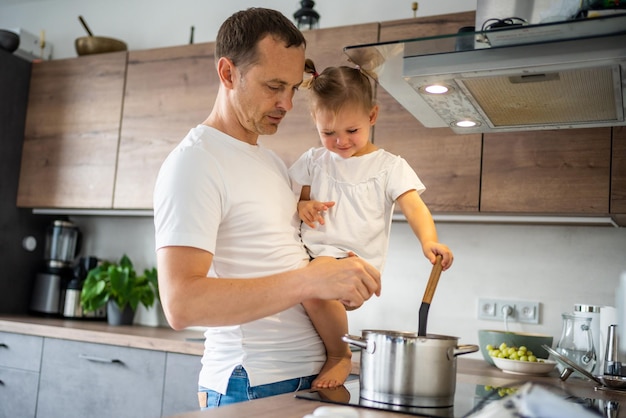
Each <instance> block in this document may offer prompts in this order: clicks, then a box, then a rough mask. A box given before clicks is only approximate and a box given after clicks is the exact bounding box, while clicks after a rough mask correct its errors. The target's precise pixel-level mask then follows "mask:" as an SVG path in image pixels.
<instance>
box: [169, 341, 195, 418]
mask: <svg viewBox="0 0 626 418" xmlns="http://www.w3.org/2000/svg"><path fill="white" fill-rule="evenodd" d="M201 358H202V357H201V356H194V355H191V354H179V353H167V360H166V363H165V386H164V388H163V410H162V413H161V415H162V416H164V417H168V416H173V415H176V414H181V413H184V412H190V411H197V410H198V409H199V408H200V407H199V404H198V396H197V392H198V376H199V375H200V369H201V368H202V363H201V362H200V360H201Z"/></svg>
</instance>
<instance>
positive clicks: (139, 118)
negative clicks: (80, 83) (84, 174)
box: [113, 42, 219, 209]
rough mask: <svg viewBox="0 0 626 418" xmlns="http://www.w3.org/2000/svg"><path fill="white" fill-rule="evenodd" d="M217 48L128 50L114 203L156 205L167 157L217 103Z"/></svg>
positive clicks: (116, 205) (208, 45) (140, 206)
mask: <svg viewBox="0 0 626 418" xmlns="http://www.w3.org/2000/svg"><path fill="white" fill-rule="evenodd" d="M214 49H215V46H214V43H213V42H211V43H201V44H195V45H185V46H180V47H171V48H160V49H151V50H145V51H130V52H129V53H128V70H127V79H126V91H125V93H124V112H123V114H122V122H121V141H120V151H119V157H118V167H117V179H116V185H115V198H114V201H113V207H114V208H116V209H152V191H153V189H154V182H155V180H156V177H157V174H158V172H159V168H160V167H161V163H162V162H163V160H164V159H165V157H167V155H168V154H169V153H170V151H172V149H173V148H174V147H175V146H176V145H177V144H178V143H179V142H180V141H181V140H182V139H183V137H184V136H185V135H186V134H187V132H189V130H190V129H191V128H193V127H195V126H196V125H198V124H200V123H202V122H203V121H204V120H205V119H206V117H207V116H208V115H209V112H210V111H211V108H212V107H213V102H214V101H215V97H216V96H217V89H218V86H219V80H218V78H217V74H216V71H215V61H214Z"/></svg>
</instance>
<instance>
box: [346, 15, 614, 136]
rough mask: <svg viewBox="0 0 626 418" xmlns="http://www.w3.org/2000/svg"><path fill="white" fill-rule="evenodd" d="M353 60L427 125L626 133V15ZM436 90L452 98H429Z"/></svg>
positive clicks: (372, 48)
mask: <svg viewBox="0 0 626 418" xmlns="http://www.w3.org/2000/svg"><path fill="white" fill-rule="evenodd" d="M468 41H469V42H468ZM468 44H469V45H470V47H469V49H464V48H460V47H459V46H460V45H468ZM442 51H443V52H442ZM345 52H346V54H347V55H348V56H349V57H350V58H351V60H352V61H354V62H355V63H357V64H359V65H361V66H362V67H363V68H366V69H367V68H370V69H374V71H375V72H376V73H377V74H378V80H379V83H380V84H381V86H382V87H384V88H385V90H387V91H388V92H389V93H390V94H391V95H392V96H394V98H396V100H398V102H400V103H401V104H402V105H403V106H404V107H405V108H406V109H407V110H408V111H409V112H411V113H412V114H413V115H414V116H415V117H416V118H417V119H418V120H419V121H420V122H421V123H422V124H423V125H424V126H426V127H432V128H437V127H450V128H452V130H453V131H454V132H456V133H476V132H498V131H528V130H540V129H566V128H585V127H598V126H620V125H626V118H625V115H626V110H625V109H626V14H623V15H612V16H606V17H599V18H593V19H583V20H575V21H574V20H572V21H563V22H555V23H548V24H537V25H526V26H520V27H515V28H505V29H497V30H491V31H484V32H483V31H480V32H476V33H472V32H470V33H467V32H465V33H459V34H453V35H446V36H438V37H430V38H421V39H411V40H402V41H396V42H387V43H381V44H371V45H361V46H351V47H346V48H345ZM433 84H434V85H441V86H446V87H447V88H448V89H449V90H448V92H447V93H446V94H429V93H427V92H426V86H428V85H433ZM459 121H460V122H468V121H474V122H475V123H477V125H475V126H473V127H460V126H458V125H457V123H458V122H459ZM461 125H463V123H461Z"/></svg>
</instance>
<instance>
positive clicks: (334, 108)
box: [303, 58, 375, 114]
mask: <svg viewBox="0 0 626 418" xmlns="http://www.w3.org/2000/svg"><path fill="white" fill-rule="evenodd" d="M304 72H305V73H308V74H311V78H309V79H308V80H305V82H304V83H303V87H305V88H308V89H309V90H310V91H311V95H310V102H311V110H312V111H313V112H316V111H318V110H327V111H331V112H333V113H335V114H336V113H337V112H339V110H341V108H342V107H343V106H344V105H346V104H349V105H356V106H361V107H362V109H363V110H365V111H366V112H369V111H370V110H372V108H373V107H374V105H375V102H374V94H373V91H372V83H371V81H370V77H369V76H368V75H367V74H366V73H365V72H364V71H363V70H362V69H361V68H359V67H348V66H345V65H344V66H341V67H327V68H326V69H324V71H322V73H321V74H318V72H317V70H316V69H315V64H314V63H313V61H312V60H310V59H308V58H307V59H306V61H305V64H304Z"/></svg>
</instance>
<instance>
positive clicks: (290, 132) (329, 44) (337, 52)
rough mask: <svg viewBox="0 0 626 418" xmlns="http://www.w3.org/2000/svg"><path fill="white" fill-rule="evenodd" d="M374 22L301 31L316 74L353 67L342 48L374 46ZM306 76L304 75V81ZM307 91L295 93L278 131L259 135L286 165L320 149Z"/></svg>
mask: <svg viewBox="0 0 626 418" xmlns="http://www.w3.org/2000/svg"><path fill="white" fill-rule="evenodd" d="M378 26H379V25H378V23H369V24H363V25H355V26H346V27H338V28H329V29H317V30H310V31H305V32H303V33H304V37H305V38H306V41H307V47H306V56H307V58H310V59H312V60H313V62H314V63H315V68H316V69H317V71H318V72H320V73H321V72H322V71H323V70H324V68H326V67H329V66H341V65H348V66H354V64H352V63H350V62H349V61H348V56H347V55H346V54H344V52H343V48H344V47H345V46H346V45H354V44H359V43H374V42H376V41H377V40H378ZM306 77H309V76H308V75H305V78H306ZM307 96H308V92H307V90H306V89H304V88H301V89H300V90H299V91H297V92H296V94H295V96H294V100H293V109H292V110H290V111H289V112H288V113H287V116H286V117H285V119H284V120H283V121H282V122H281V123H280V126H279V127H278V132H277V133H276V134H274V135H271V136H261V137H260V138H259V143H260V144H261V145H262V146H265V147H267V148H270V149H272V150H274V151H275V152H276V153H277V154H278V155H279V156H280V157H281V158H282V159H283V161H285V163H286V164H287V166H290V165H291V164H293V163H294V162H295V161H296V160H297V159H298V157H300V155H301V154H302V153H303V152H305V151H306V150H308V149H309V148H312V147H320V146H321V142H320V139H319V136H318V134H317V130H316V129H315V125H314V124H313V119H312V118H311V111H310V108H309V103H308V98H307Z"/></svg>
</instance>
